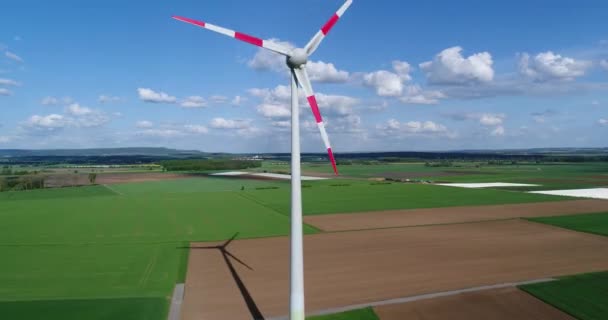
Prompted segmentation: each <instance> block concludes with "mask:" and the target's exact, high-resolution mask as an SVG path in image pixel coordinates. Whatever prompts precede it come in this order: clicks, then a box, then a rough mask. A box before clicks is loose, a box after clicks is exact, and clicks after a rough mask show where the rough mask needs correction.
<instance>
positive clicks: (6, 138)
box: [0, 136, 13, 143]
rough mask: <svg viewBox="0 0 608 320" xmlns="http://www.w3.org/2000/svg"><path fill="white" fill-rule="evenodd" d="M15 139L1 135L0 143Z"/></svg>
mask: <svg viewBox="0 0 608 320" xmlns="http://www.w3.org/2000/svg"><path fill="white" fill-rule="evenodd" d="M12 140H13V139H12V138H11V137H9V136H0V143H9V142H11V141H12Z"/></svg>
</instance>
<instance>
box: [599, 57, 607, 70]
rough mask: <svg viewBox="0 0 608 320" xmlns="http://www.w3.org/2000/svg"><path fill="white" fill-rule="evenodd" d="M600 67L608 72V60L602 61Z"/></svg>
mask: <svg viewBox="0 0 608 320" xmlns="http://www.w3.org/2000/svg"><path fill="white" fill-rule="evenodd" d="M600 66H601V67H602V68H604V70H606V71H608V60H602V61H600Z"/></svg>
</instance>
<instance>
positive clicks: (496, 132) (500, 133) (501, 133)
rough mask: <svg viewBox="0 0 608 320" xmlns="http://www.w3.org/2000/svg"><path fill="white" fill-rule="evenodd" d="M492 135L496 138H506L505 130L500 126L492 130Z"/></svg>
mask: <svg viewBox="0 0 608 320" xmlns="http://www.w3.org/2000/svg"><path fill="white" fill-rule="evenodd" d="M490 134H491V135H492V136H495V137H501V136H504V135H505V128H504V127H503V126H498V127H496V128H494V130H492V132H490Z"/></svg>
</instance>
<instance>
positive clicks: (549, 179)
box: [264, 161, 608, 190]
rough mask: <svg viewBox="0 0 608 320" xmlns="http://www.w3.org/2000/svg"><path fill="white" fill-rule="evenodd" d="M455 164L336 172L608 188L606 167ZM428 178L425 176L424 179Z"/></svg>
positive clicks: (314, 167) (308, 168)
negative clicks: (450, 165)
mask: <svg viewBox="0 0 608 320" xmlns="http://www.w3.org/2000/svg"><path fill="white" fill-rule="evenodd" d="M478 164H479V163H477V162H474V161H470V162H455V164H454V166H452V167H427V166H425V164H424V163H392V164H371V165H362V164H354V165H344V166H339V167H338V169H339V171H340V174H341V175H342V176H346V177H356V178H371V177H394V176H403V174H407V173H412V174H414V177H415V179H421V180H430V181H442V182H518V183H530V184H540V185H541V186H539V187H525V188H518V189H519V190H543V189H544V190H547V189H569V188H588V187H597V186H608V174H607V172H608V163H606V162H590V163H550V164H533V163H527V164H518V165H486V164H482V165H481V166H479V167H477V165H478ZM264 169H265V170H270V171H272V170H283V171H285V170H288V167H286V166H280V165H274V166H270V165H269V166H266V167H264ZM302 170H303V172H306V173H307V174H314V173H315V172H319V173H331V167H330V166H327V165H324V164H304V165H303V167H302ZM427 174H428V175H427Z"/></svg>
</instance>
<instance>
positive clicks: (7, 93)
mask: <svg viewBox="0 0 608 320" xmlns="http://www.w3.org/2000/svg"><path fill="white" fill-rule="evenodd" d="M11 94H13V93H12V92H11V91H10V90H8V89H6V88H0V96H10V95H11Z"/></svg>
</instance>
